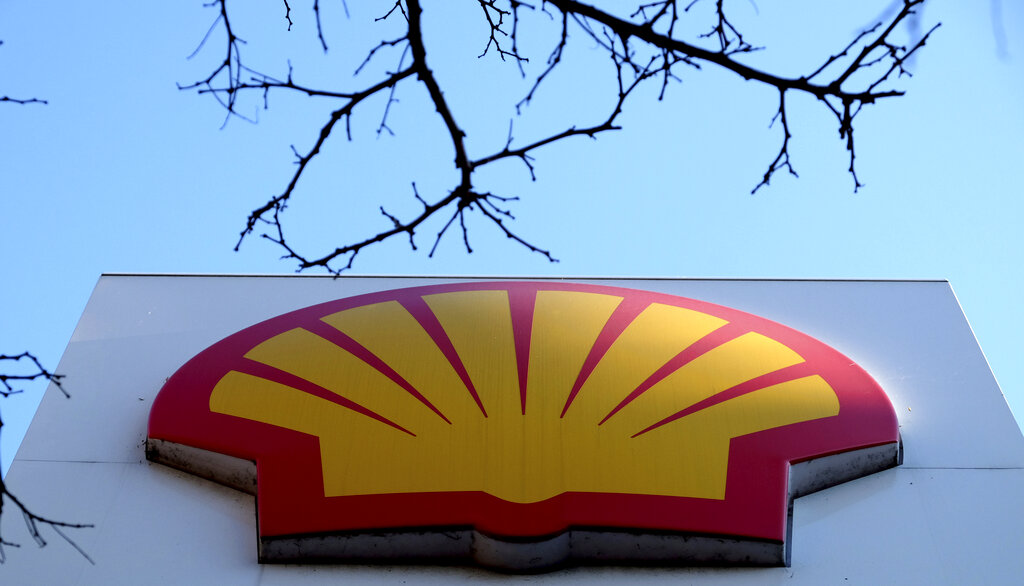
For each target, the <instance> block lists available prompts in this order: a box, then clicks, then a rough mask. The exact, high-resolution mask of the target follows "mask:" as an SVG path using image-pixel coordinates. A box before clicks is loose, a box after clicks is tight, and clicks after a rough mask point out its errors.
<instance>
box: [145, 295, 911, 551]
mask: <svg viewBox="0 0 1024 586" xmlns="http://www.w3.org/2000/svg"><path fill="white" fill-rule="evenodd" d="M479 290H508V291H510V292H511V293H512V294H511V295H510V297H513V296H514V297H518V298H519V299H522V298H523V297H524V296H527V295H529V296H532V295H534V294H535V293H536V292H537V291H541V290H558V291H584V292H591V293H601V294H608V295H618V296H622V297H624V298H625V299H626V300H627V302H629V303H630V304H633V303H636V302H639V303H642V304H646V303H652V302H657V303H663V304H667V305H674V306H679V307H686V308H689V309H693V310H696V311H700V312H703V313H707V314H711V315H715V316H718V317H721V318H723V319H726V320H728V321H730V322H735V323H739V324H741V325H742V326H744V327H747V328H749V330H751V331H756V332H759V333H761V334H763V335H765V336H768V337H770V338H773V339H775V340H777V341H779V342H781V343H783V344H785V345H786V346H788V347H789V348H791V349H793V350H794V351H796V352H797V353H799V354H800V355H801V356H803V357H804V358H805V359H806V361H807V363H808V364H809V365H810V366H811V367H812V368H813V369H814V372H815V373H816V374H819V375H820V376H822V377H823V378H824V379H825V380H826V381H827V382H828V383H829V384H830V385H831V386H832V388H833V389H834V390H835V391H836V394H837V396H838V398H839V403H840V413H839V414H838V415H837V416H834V417H829V418H825V419H819V420H814V421H808V422H804V423H799V424H795V425H790V426H786V427H782V428H776V429H771V430H767V431H763V432H759V433H755V434H751V435H748V436H744V437H741V438H736V439H734V440H733V442H732V445H731V448H730V458H729V469H728V478H727V489H726V497H725V499H724V500H721V501H718V500H708V499H697V498H680V497H665V496H651V495H621V494H601V493H577V492H574V493H564V494H561V495H558V496H556V497H553V498H551V499H548V500H545V501H542V502H538V503H531V504H517V503H510V502H507V501H503V500H501V499H498V498H496V497H494V496H491V495H488V494H486V493H483V492H450V493H416V494H392V495H372V496H349V497H331V498H328V497H324V496H323V478H322V472H321V463H320V455H319V446H318V441H317V438H315V437H313V436H309V435H305V434H302V433H299V432H295V431H290V430H285V429H281V428H277V427H274V426H269V425H264V424H260V423H257V422H253V421H248V420H244V419H239V418H236V417H232V416H228V415H222V414H218V413H212V412H210V410H209V395H210V392H211V391H212V389H213V387H214V386H215V385H216V383H217V382H218V381H219V380H220V379H221V377H223V376H224V375H225V374H226V373H227V372H229V371H231V370H235V369H238V370H244V364H243V361H244V360H245V359H244V358H243V355H244V354H245V353H246V352H247V351H248V350H249V349H250V348H252V347H253V346H255V345H256V344H258V343H260V342H262V341H264V340H266V339H268V338H270V337H272V336H275V335H277V334H279V333H281V332H283V331H286V330H289V329H292V328H294V327H297V326H300V325H301V324H302V323H303V322H309V321H319V319H320V318H321V317H323V316H325V315H328V314H331V313H335V312H338V311H342V310H344V309H349V308H353V307H358V306H362V305H367V304H372V303H379V302H383V301H391V300H396V301H399V302H403V301H407V302H409V303H413V302H417V301H418V300H419V298H420V297H421V296H423V295H430V294H436V293H446V292H453V291H479ZM623 305H626V303H624V304H623ZM514 313H519V314H520V315H532V311H530V312H526V311H519V312H514ZM514 327H517V326H514ZM518 327H520V328H521V327H522V326H518ZM516 333H517V335H516V342H517V350H519V349H520V348H519V347H520V345H521V344H523V343H526V344H528V340H529V337H528V336H526V337H524V336H522V334H521V333H520V332H519V331H517V332H516ZM602 335H605V334H604V333H602ZM609 335H613V334H609ZM614 335H617V334H614ZM524 339H525V340H526V342H523V340H524ZM600 343H601V342H600V340H599V341H598V342H597V343H596V344H595V346H596V345H598V344H600ZM522 368H523V366H522V364H521V365H520V369H522ZM149 437H150V438H153V439H161V440H165V441H170V442H175V443H180V444H185V445H189V446H194V447H198V448H203V449H206V450H210V451H214V452H219V453H223V454H228V455H231V456H235V457H238V458H244V459H249V460H254V461H256V464H257V470H258V477H259V482H258V495H257V497H258V498H257V500H258V504H257V507H258V511H259V525H260V527H259V530H260V535H261V536H263V537H272V536H285V535H295V534H307V533H321V532H342V531H358V530H376V529H385V528H409V527H432V526H434V527H436V526H467V525H468V526H473V527H475V528H476V529H478V530H481V531H484V532H487V533H489V534H492V535H498V536H506V537H531V536H544V535H550V534H554V533H559V532H561V531H564V530H566V529H568V528H569V527H577V526H591V527H618V528H638V529H648V530H667V531H679V532H687V533H710V534H722V535H730V536H737V537H748V538H758V539H770V540H777V541H783V540H784V538H785V534H786V515H787V507H788V503H787V486H786V483H787V479H788V463H789V462H796V461H800V460H806V459H810V458H815V457H818V456H822V455H826V454H831V453H836V452H843V451H848V450H853V449H859V448H863V447H868V446H873V445H878V444H884V443H890V442H895V441H898V437H899V431H898V423H897V420H896V414H895V411H894V410H893V408H892V404H891V402H890V401H889V399H888V397H887V396H886V395H885V393H884V391H882V389H881V388H880V387H879V386H878V384H877V383H876V382H875V381H874V380H873V379H872V378H871V377H870V376H869V375H868V374H867V373H866V372H865V371H864V370H863V369H861V368H860V367H859V366H857V365H856V364H854V363H853V362H852V361H851V360H850V359H849V358H847V357H845V356H843V355H842V354H840V353H839V352H837V351H836V350H834V349H833V348H831V347H829V346H827V345H826V344H824V343H822V342H820V341H818V340H816V339H814V338H811V337H810V336H807V335H806V334H803V333H800V332H798V331H796V330H793V329H791V328H788V327H786V326H783V325H780V324H778V323H775V322H772V321H770V320H767V319H764V318H761V317H758V316H755V315H752V314H749V313H745V312H742V311H738V310H735V309H731V308H728V307H724V306H720V305H715V304H712V303H707V302H704V301H697V300H693V299H688V298H684V297H678V296H675V295H669V294H665V293H656V292H651V291H641V290H635V289H626V288H621V287H608V286H600V285H583V284H576V283H564V282H548V281H527V282H485V283H477V282H471V283H457V284H443V285H431V286H424V287H412V288H406V289H395V290H390V291H382V292H376V293H370V294H365V295H359V296H355V297H349V298H345V299H339V300H336V301H330V302H327V303H322V304H319V305H314V306H311V307H307V308H304V309H300V310H297V311H293V312H290V313H287V314H284V315H281V316H278V317H275V318H272V319H269V320H266V321H264V322H261V323H258V324H256V325H254V326H251V327H249V328H246V329H244V330H242V331H240V332H237V333H235V334H232V335H231V336H228V337H227V338H225V339H223V340H221V341H220V342H217V343H216V344H214V345H212V346H210V347H209V348H207V349H206V350H203V351H202V352H200V353H199V354H198V355H196V356H195V357H194V358H192V359H191V360H189V361H188V362H187V363H186V364H185V365H184V366H182V367H181V368H180V369H178V371H177V372H175V373H174V375H173V376H172V377H171V378H170V379H169V380H168V381H167V383H166V384H165V385H164V387H163V388H162V389H161V391H160V393H159V395H158V396H157V398H156V400H155V402H154V404H153V408H152V410H151V412H150V419H149Z"/></svg>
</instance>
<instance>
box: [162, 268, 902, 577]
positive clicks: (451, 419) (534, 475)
mask: <svg viewBox="0 0 1024 586" xmlns="http://www.w3.org/2000/svg"><path fill="white" fill-rule="evenodd" d="M147 455H148V457H149V459H150V460H153V461H157V462H161V463H165V464H168V465H171V466H175V467H178V468H182V469H184V470H187V471H190V472H192V473H195V474H198V475H200V476H204V477H207V478H211V479H213V480H216V481H219V482H222V483H224V484H227V485H230V486H235V487H238V488H241V489H243V490H247V491H249V492H252V493H254V494H255V495H256V497H257V511H258V529H259V550H260V552H259V555H260V560H261V561H265V562H277V561H282V562H294V561H324V560H336V559H354V560H373V559H401V560H410V559H412V560H436V559H441V560H449V559H452V558H472V559H475V560H476V561H477V562H478V563H481V564H483V565H488V566H497V567H502V568H507V569H514V570H536V569H540V568H544V567H547V566H551V565H555V564H559V563H562V562H565V561H567V560H575V559H589V560H597V561H606V562H620V561H657V562H665V563H687V562H692V561H698V562H708V561H713V562H724V563H741V564H769V565H771V564H788V560H789V555H790V553H789V552H790V547H789V545H790V542H791V539H790V535H789V527H790V525H791V524H790V523H789V515H790V511H791V504H792V499H793V498H795V497H797V496H800V495H802V494H806V493H807V492H813V491H814V490H818V489H820V488H824V487H827V486H831V485H833V484H836V483H839V482H843V481H846V480H849V479H852V478H855V477H858V476H862V475H865V474H869V473H872V472H876V471H879V470H882V469H885V468H889V467H892V466H895V465H896V464H897V463H898V460H899V457H900V444H899V432H898V424H897V421H896V416H895V413H894V410H893V408H892V405H891V403H890V402H889V399H888V397H886V395H885V393H884V392H883V391H882V389H881V388H880V387H879V386H878V384H877V383H876V382H875V381H874V380H873V379H872V378H871V377H870V376H868V375H867V373H865V372H864V371H863V370H862V369H861V368H860V367H858V366H857V365H856V364H854V363H853V362H852V361H851V360H850V359H848V358H846V357H845V356H843V355H842V354H840V353H839V352H837V351H836V350H834V349H832V348H830V347H829V346H827V345H825V344H823V343H822V342H820V341H818V340H815V339H813V338H811V337H809V336H807V335H804V334H801V333H799V332H797V331H795V330H792V329H790V328H787V327H785V326H782V325H779V324H777V323H774V322H771V321H768V320H766V319H763V318H760V317H757V316H753V315H750V314H747V313H744V312H741V311H737V310H734V309H730V308H727V307H722V306H718V305H713V304H710V303H705V302H702V301H696V300H692V299H686V298H682V297H677V296H673V295H668V294H662V293H654V292H649V291H639V290H633V289H624V288H617V287H606V286H594V285H582V284H571V283H563V282H546V281H537V282H493V283H481V282H472V283H455V284H451V283H449V284H444V285H436V286H427V287H415V288H408V289H398V290H392V291H384V292H379V293H372V294H368V295H361V296H357V297H351V298H346V299H340V300H337V301H332V302H328V303H323V304H320V305H316V306H313V307H308V308H305V309H301V310H298V311H294V312H291V313H288V314H285V315H282V316H279V317H276V318H273V319H270V320H267V321H265V322H262V323H259V324H256V325H254V326H252V327H249V328H247V329H245V330H242V331H240V332H238V333H236V334H233V335H231V336H229V337H227V338H225V339H224V340H221V341H220V342H218V343H216V344H214V345H212V346H210V347H209V348H207V349H206V350H204V351H203V352H201V353H200V354H198V355H197V356H196V357H195V358H193V359H192V360H190V361H189V362H188V363H186V364H185V365H184V366H182V367H181V368H180V369H179V370H178V371H177V372H176V373H175V374H174V375H173V376H172V377H171V378H170V379H169V380H168V382H167V383H166V384H165V385H164V387H163V389H161V391H160V393H159V395H158V397H157V399H156V401H155V402H154V404H153V408H152V411H151V413H150V420H149V435H148V441H147Z"/></svg>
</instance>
